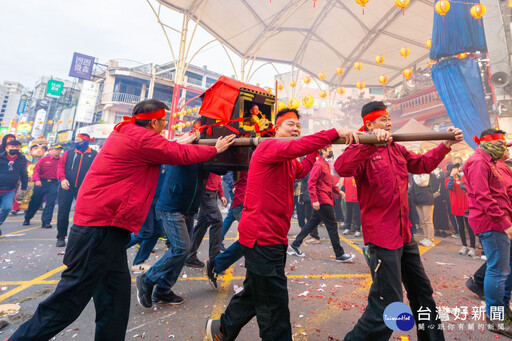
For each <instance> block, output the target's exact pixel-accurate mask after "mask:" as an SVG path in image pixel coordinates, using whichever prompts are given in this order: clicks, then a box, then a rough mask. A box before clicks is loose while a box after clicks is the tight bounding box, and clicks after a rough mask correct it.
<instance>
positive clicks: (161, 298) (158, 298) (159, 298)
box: [151, 290, 183, 305]
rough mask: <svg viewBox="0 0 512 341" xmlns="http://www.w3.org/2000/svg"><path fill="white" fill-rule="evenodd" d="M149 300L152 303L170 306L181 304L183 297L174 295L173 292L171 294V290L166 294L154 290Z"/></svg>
mask: <svg viewBox="0 0 512 341" xmlns="http://www.w3.org/2000/svg"><path fill="white" fill-rule="evenodd" d="M151 300H152V301H153V302H154V303H162V304H171V305H178V304H182V303H183V297H181V296H178V295H176V294H175V293H174V292H172V290H170V291H169V292H168V293H158V291H156V290H155V292H154V293H153V296H151Z"/></svg>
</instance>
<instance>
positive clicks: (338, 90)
mask: <svg viewBox="0 0 512 341" xmlns="http://www.w3.org/2000/svg"><path fill="white" fill-rule="evenodd" d="M336 92H337V93H339V94H340V95H343V94H344V93H345V88H344V87H342V86H340V87H338V88H337V89H336Z"/></svg>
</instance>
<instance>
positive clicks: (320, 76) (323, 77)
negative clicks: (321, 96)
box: [318, 72, 325, 81]
mask: <svg viewBox="0 0 512 341" xmlns="http://www.w3.org/2000/svg"><path fill="white" fill-rule="evenodd" d="M318 78H319V79H320V80H321V81H323V80H324V79H325V72H320V73H319V74H318Z"/></svg>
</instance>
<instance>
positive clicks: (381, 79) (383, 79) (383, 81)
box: [379, 75, 388, 86]
mask: <svg viewBox="0 0 512 341" xmlns="http://www.w3.org/2000/svg"><path fill="white" fill-rule="evenodd" d="M387 82H388V76H384V75H381V76H379V83H380V84H382V86H384V85H386V83H387Z"/></svg>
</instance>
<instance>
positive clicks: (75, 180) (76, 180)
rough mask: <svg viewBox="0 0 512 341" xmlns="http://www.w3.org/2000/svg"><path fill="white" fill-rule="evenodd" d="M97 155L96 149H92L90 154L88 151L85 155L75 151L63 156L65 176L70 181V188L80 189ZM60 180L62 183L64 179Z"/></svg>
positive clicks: (67, 152)
mask: <svg viewBox="0 0 512 341" xmlns="http://www.w3.org/2000/svg"><path fill="white" fill-rule="evenodd" d="M96 155H98V152H97V151H95V150H94V149H91V150H90V152H87V151H86V152H85V153H83V154H81V153H77V152H76V151H75V150H68V151H66V152H65V153H64V155H63V156H62V158H63V162H65V164H64V174H65V176H66V179H67V180H68V181H69V186H70V187H75V188H80V186H81V185H82V182H83V181H84V178H85V175H86V174H87V172H88V171H89V168H91V165H92V162H93V161H94V159H95V158H96ZM59 177H60V175H59ZM59 180H60V181H62V180H64V179H63V178H62V179H59Z"/></svg>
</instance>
